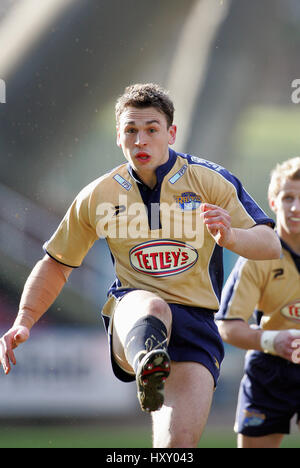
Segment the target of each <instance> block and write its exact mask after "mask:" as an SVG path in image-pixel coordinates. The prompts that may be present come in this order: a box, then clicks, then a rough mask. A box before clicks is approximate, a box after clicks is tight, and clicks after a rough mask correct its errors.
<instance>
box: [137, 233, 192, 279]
mask: <svg viewBox="0 0 300 468" xmlns="http://www.w3.org/2000/svg"><path fill="white" fill-rule="evenodd" d="M129 256H130V263H131V266H132V267H133V268H134V270H136V271H138V272H140V273H145V274H146V275H150V276H159V277H162V276H172V275H176V274H178V273H182V272H183V271H185V270H188V269H189V268H191V267H192V266H193V265H195V263H196V262H197V260H198V252H197V250H195V249H194V248H193V247H192V246H190V245H188V244H186V243H185V242H180V241H173V240H171V239H161V240H156V241H154V240H153V241H149V242H145V243H143V244H140V245H137V246H136V247H134V248H133V249H131V251H130V253H129Z"/></svg>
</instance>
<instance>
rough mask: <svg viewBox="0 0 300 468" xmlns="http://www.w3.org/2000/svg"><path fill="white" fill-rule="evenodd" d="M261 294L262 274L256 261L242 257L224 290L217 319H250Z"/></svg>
mask: <svg viewBox="0 0 300 468" xmlns="http://www.w3.org/2000/svg"><path fill="white" fill-rule="evenodd" d="M260 296H261V284H260V275H259V273H258V271H257V265H256V263H255V262H254V261H251V260H247V259H245V258H242V257H240V258H239V259H238V261H237V262H236V264H235V266H234V268H233V270H232V272H231V274H230V275H229V277H228V280H227V281H226V284H225V286H224V288H223V291H222V297H221V303H220V309H219V311H218V313H217V314H216V320H244V321H246V322H248V320H249V319H250V318H251V316H252V315H253V313H254V311H255V309H256V307H257V305H258V303H259V300H260Z"/></svg>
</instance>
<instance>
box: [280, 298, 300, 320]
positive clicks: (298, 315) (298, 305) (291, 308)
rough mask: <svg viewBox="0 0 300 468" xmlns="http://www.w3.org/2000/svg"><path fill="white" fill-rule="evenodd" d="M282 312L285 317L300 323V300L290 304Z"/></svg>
mask: <svg viewBox="0 0 300 468" xmlns="http://www.w3.org/2000/svg"><path fill="white" fill-rule="evenodd" d="M280 312H281V314H282V315H283V316H284V317H286V318H288V319H292V320H296V321H298V322H300V300H297V301H295V302H293V303H292V304H288V305H287V306H285V307H283V308H282V309H281V311H280Z"/></svg>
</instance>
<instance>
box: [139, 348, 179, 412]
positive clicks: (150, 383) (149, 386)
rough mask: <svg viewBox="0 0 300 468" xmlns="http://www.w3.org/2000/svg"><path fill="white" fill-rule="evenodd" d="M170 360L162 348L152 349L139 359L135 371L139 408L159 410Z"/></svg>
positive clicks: (147, 410) (149, 410)
mask: <svg viewBox="0 0 300 468" xmlns="http://www.w3.org/2000/svg"><path fill="white" fill-rule="evenodd" d="M170 364H171V360H170V357H169V355H168V353H167V352H166V351H165V350H164V349H154V350H152V351H150V352H149V353H147V354H146V355H145V356H144V357H143V358H142V359H141V361H140V363H139V365H138V369H137V373H136V383H137V396H138V400H139V403H140V406H141V409H142V410H143V411H146V412H148V413H149V412H151V411H157V410H159V409H160V408H161V407H162V405H163V403H164V386H165V381H166V379H167V378H168V376H169V374H170V370H171V367H170Z"/></svg>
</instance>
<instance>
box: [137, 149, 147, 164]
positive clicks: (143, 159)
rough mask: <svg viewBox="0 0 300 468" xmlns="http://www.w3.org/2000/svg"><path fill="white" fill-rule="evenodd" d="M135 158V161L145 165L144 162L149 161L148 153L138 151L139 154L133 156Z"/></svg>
mask: <svg viewBox="0 0 300 468" xmlns="http://www.w3.org/2000/svg"><path fill="white" fill-rule="evenodd" d="M135 158H136V159H137V161H139V162H141V163H146V162H148V161H150V159H151V156H150V154H148V153H145V152H143V151H140V152H139V153H137V154H136V155H135Z"/></svg>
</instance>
